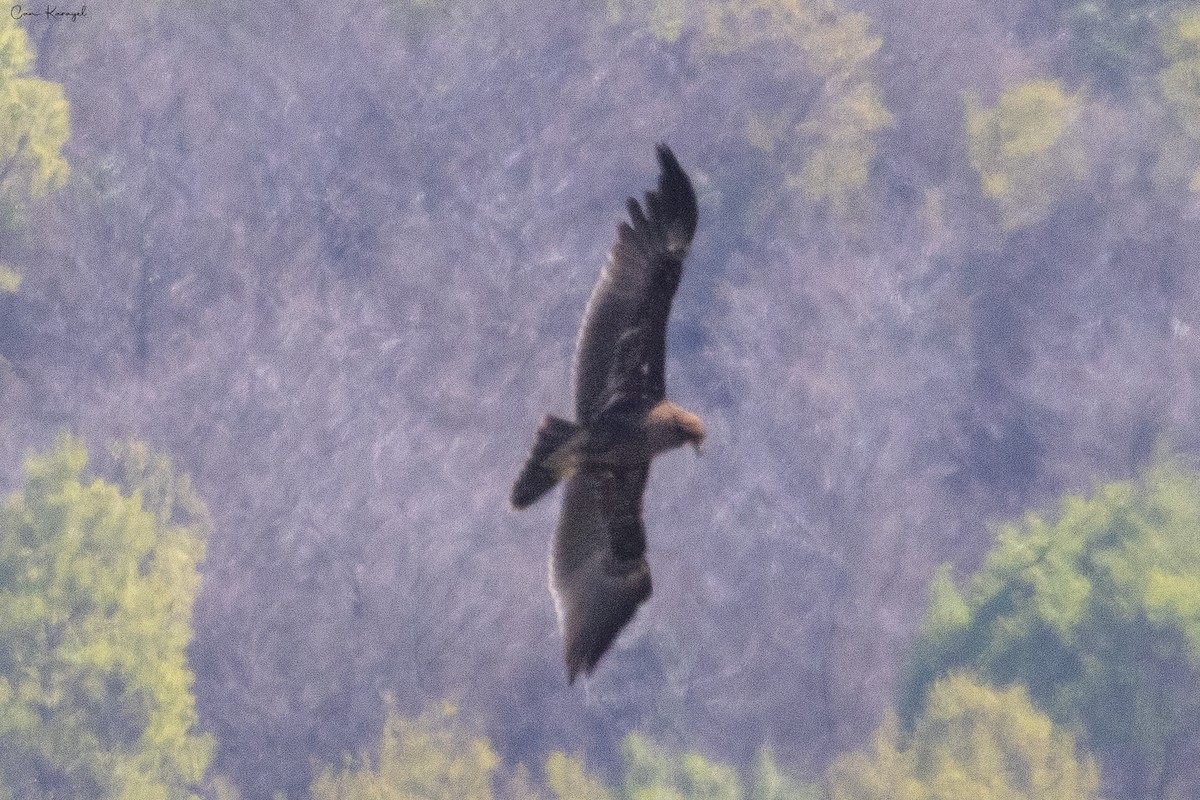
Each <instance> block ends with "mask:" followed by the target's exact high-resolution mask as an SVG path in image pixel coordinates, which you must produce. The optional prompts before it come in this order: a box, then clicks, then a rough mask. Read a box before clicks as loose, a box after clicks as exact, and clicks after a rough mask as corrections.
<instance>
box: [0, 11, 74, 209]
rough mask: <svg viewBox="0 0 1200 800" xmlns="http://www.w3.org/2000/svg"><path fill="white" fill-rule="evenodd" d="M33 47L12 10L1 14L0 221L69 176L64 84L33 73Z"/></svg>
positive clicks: (67, 125)
mask: <svg viewBox="0 0 1200 800" xmlns="http://www.w3.org/2000/svg"><path fill="white" fill-rule="evenodd" d="M32 63H33V50H32V48H31V47H30V46H29V41H28V37H27V36H26V35H25V31H24V30H23V29H22V28H21V26H20V25H19V24H18V23H17V22H16V20H14V19H13V18H12V15H11V14H4V15H2V16H0V223H5V224H12V223H13V222H14V221H17V220H19V219H20V217H21V215H22V213H23V212H24V210H25V209H26V207H27V205H28V202H29V200H30V198H31V197H37V196H39V195H43V194H45V193H46V192H47V191H48V190H50V189H53V188H55V187H57V186H60V185H62V183H63V182H64V181H65V180H66V179H67V173H68V168H67V162H66V160H65V159H64V158H63V157H62V147H63V145H64V144H65V143H66V141H67V136H68V134H69V114H68V106H67V99H66V96H65V95H64V94H63V88H62V86H61V85H59V84H57V83H52V82H50V81H44V80H41V79H40V78H35V77H33V76H31V75H29V74H28V73H29V69H30V66H31V65H32Z"/></svg>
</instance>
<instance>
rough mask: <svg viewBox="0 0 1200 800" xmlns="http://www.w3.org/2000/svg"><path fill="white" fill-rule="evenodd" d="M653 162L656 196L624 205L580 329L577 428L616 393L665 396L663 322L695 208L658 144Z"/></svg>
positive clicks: (687, 185) (683, 179)
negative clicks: (625, 219) (624, 218)
mask: <svg viewBox="0 0 1200 800" xmlns="http://www.w3.org/2000/svg"><path fill="white" fill-rule="evenodd" d="M658 160H659V164H660V166H661V169H662V171H661V174H660V176H659V179H658V190H657V191H652V192H647V193H646V199H645V209H644V210H643V208H642V206H640V205H639V204H638V202H637V201H636V200H633V199H632V198H631V199H630V200H629V201H628V207H629V222H622V223H621V225H620V227H619V228H618V230H617V243H616V244H615V245H613V248H612V250H611V251H610V252H609V254H608V261H607V263H606V264H605V266H604V269H603V271H602V272H601V273H600V280H599V281H597V283H596V287H595V288H594V289H593V290H592V296H591V298H590V299H589V300H588V305H587V311H586V312H584V317H583V324H582V325H581V326H580V329H579V341H578V342H577V344H576V355H575V415H576V419H577V420H578V421H579V422H580V423H583V424H587V423H589V422H591V421H593V420H595V419H596V417H597V416H599V414H600V412H601V411H603V410H604V409H605V408H607V407H609V406H610V405H613V404H614V402H615V401H619V400H621V399H623V398H620V397H616V396H614V395H615V394H618V393H629V392H632V393H636V395H638V396H637V397H631V398H629V399H643V400H651V401H658V400H661V399H662V398H663V396H664V395H665V394H666V386H665V381H664V377H663V373H664V369H665V361H666V355H665V350H666V338H667V318H668V317H669V316H670V313H671V300H672V299H673V298H674V296H675V290H676V289H677V288H678V286H679V278H680V275H681V274H682V271H683V259H684V257H686V256H687V251H688V247H689V245H690V244H691V241H692V236H693V234H695V232H696V222H697V219H698V216H699V210H698V209H697V206H696V193H695V192H694V191H693V190H692V184H691V181H690V180H688V176H687V174H686V173H685V172H684V171H683V168H682V167H680V166H679V162H678V161H677V160H676V159H675V156H674V154H672V153H671V150H670V148H668V147H667V146H666V145H659V147H658ZM622 342H624V343H625V345H624V347H623V346H622ZM631 348H633V349H634V352H632V353H630V352H629V350H630V349H631ZM623 350H624V351H625V352H622V351H623Z"/></svg>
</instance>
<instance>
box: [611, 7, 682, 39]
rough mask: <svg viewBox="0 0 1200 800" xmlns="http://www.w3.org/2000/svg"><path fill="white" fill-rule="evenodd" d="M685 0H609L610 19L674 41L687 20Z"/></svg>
mask: <svg viewBox="0 0 1200 800" xmlns="http://www.w3.org/2000/svg"><path fill="white" fill-rule="evenodd" d="M686 11H687V8H686V4H685V3H684V0H608V21H609V22H610V23H613V24H616V23H621V22H624V23H627V24H633V25H635V26H636V27H638V28H640V29H642V30H644V31H646V32H647V33H649V34H650V35H651V36H653V37H654V38H656V39H660V40H662V41H664V42H674V41H676V40H677V39H679V35H680V34H681V33H683V27H684V23H685V21H686V16H685V15H686Z"/></svg>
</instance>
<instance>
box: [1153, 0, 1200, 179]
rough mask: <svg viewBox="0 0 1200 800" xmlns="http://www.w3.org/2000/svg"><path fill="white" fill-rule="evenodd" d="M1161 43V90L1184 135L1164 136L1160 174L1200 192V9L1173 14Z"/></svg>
mask: <svg viewBox="0 0 1200 800" xmlns="http://www.w3.org/2000/svg"><path fill="white" fill-rule="evenodd" d="M1161 46H1162V54H1163V57H1164V58H1165V59H1166V61H1167V65H1166V66H1165V67H1163V69H1162V70H1161V71H1160V72H1159V73H1158V85H1159V91H1160V92H1161V95H1162V102H1163V104H1164V105H1165V106H1166V108H1167V112H1168V114H1169V115H1170V117H1171V119H1172V120H1173V121H1174V123H1175V125H1176V126H1177V127H1178V129H1179V131H1180V132H1182V133H1183V134H1184V136H1182V137H1180V136H1170V135H1168V136H1164V138H1163V142H1162V146H1161V148H1160V151H1159V154H1158V164H1157V169H1156V177H1157V178H1158V180H1159V182H1160V183H1164V184H1167V185H1170V184H1173V183H1176V182H1178V181H1179V179H1180V178H1184V179H1186V180H1187V181H1188V184H1189V186H1188V188H1189V189H1190V190H1191V191H1193V192H1195V191H1200V170H1197V169H1196V161H1197V156H1198V154H1200V149H1198V148H1197V140H1200V9H1197V8H1188V9H1184V10H1181V11H1178V12H1177V13H1176V14H1175V15H1174V16H1172V17H1171V19H1170V22H1169V23H1168V24H1167V25H1166V26H1165V28H1164V31H1163V36H1162V41H1161Z"/></svg>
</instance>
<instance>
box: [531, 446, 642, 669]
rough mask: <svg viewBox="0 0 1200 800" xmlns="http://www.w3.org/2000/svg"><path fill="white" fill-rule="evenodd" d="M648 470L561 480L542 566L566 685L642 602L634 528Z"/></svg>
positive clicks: (591, 664) (589, 472)
mask: <svg viewBox="0 0 1200 800" xmlns="http://www.w3.org/2000/svg"><path fill="white" fill-rule="evenodd" d="M649 471H650V467H649V465H648V464H647V465H643V466H640V467H632V468H628V469H618V470H607V469H594V468H593V469H586V470H584V471H582V472H580V473H579V474H577V475H576V476H575V477H573V478H571V479H570V480H569V481H567V486H566V492H565V495H564V498H563V508H562V515H561V516H560V517H559V520H558V531H557V534H556V535H555V538H554V552H553V555H552V557H551V562H550V574H551V588H552V589H553V591H554V598H555V603H556V605H557V606H558V616H559V619H560V620H561V622H562V629H563V639H564V647H565V657H566V662H567V675H568V680H569V681H571V682H574V680H575V677H576V676H577V675H578V674H579V673H583V674H585V675H587V674H591V672H592V670H593V669H595V667H596V662H598V661H599V660H600V657H601V656H602V655H604V652H605V651H606V650H608V647H609V645H611V644H612V642H613V640H614V639H615V638H616V637H617V634H618V633H620V631H621V629H622V628H623V627H625V624H626V623H627V622H629V620H630V619H631V618H632V617H633V614H634V612H635V611H637V608H638V606H639V605H641V604H642V603H643V602H645V601H646V599H647V598H649V597H650V566H649V565H648V564H647V563H646V558H645V552H646V533H645V530H644V528H643V527H642V492H643V491H644V490H645V488H646V479H647V476H648V475H649Z"/></svg>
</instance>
